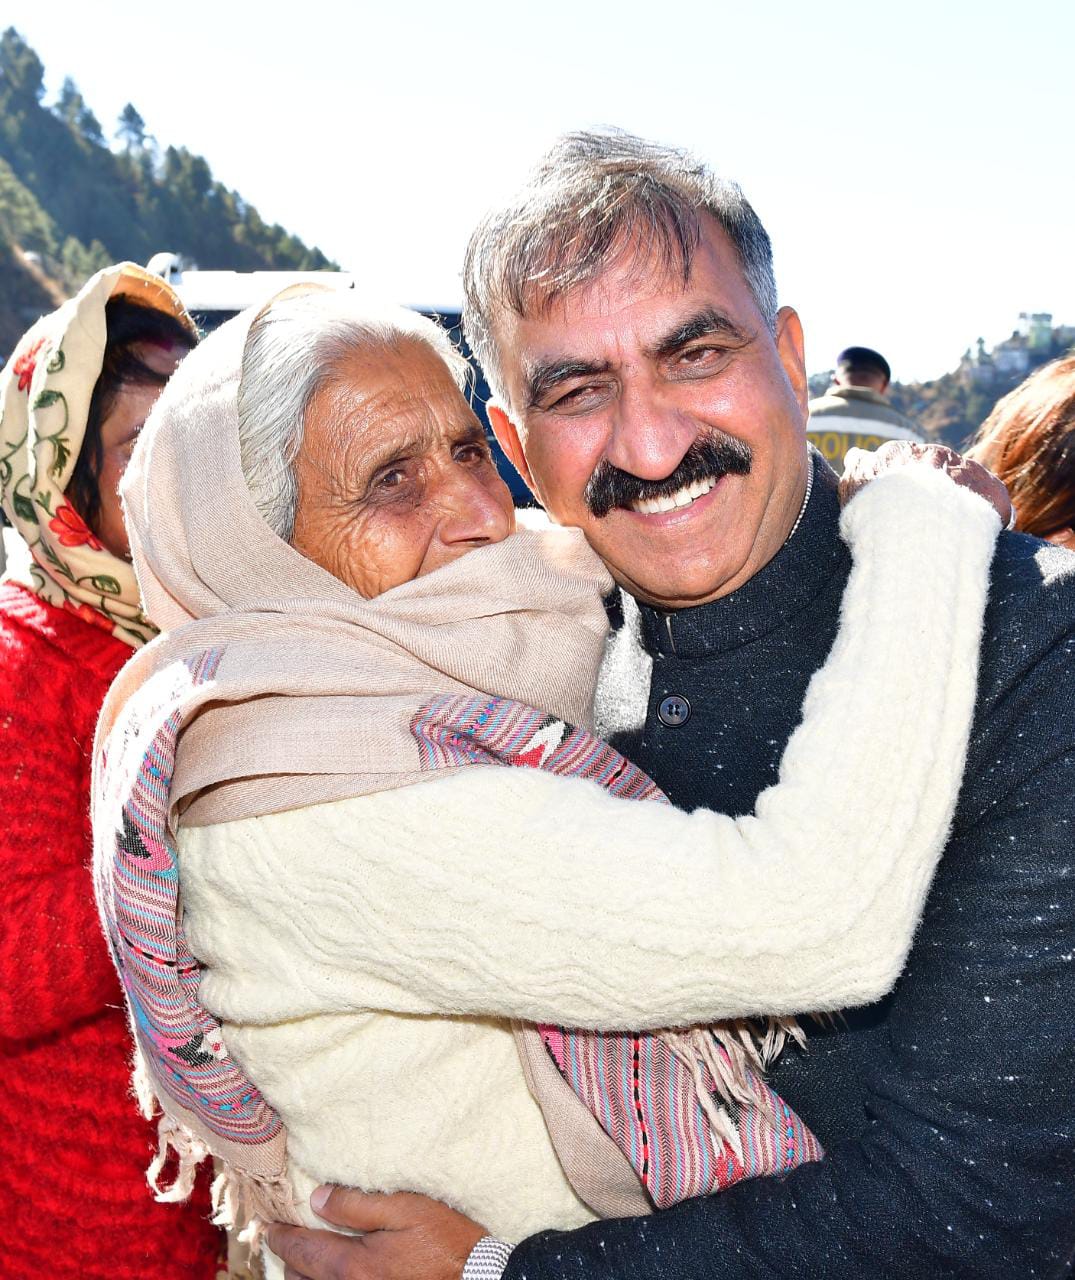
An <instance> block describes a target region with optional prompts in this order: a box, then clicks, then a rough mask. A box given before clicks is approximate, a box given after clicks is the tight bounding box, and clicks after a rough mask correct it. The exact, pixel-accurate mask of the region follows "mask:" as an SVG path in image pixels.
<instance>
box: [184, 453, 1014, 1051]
mask: <svg viewBox="0 0 1075 1280" xmlns="http://www.w3.org/2000/svg"><path fill="white" fill-rule="evenodd" d="M998 523H999V522H998V518H997V516H996V514H995V512H994V511H993V510H992V508H991V507H989V506H987V505H986V503H984V502H983V501H981V499H979V498H976V497H974V496H973V495H972V494H970V493H968V492H965V491H962V490H959V489H956V488H955V487H954V486H953V485H952V484H951V482H950V481H948V480H946V479H945V478H944V477H943V476H941V475H940V474H938V473H936V472H932V471H928V470H926V469H921V470H919V469H911V470H907V471H902V472H898V473H895V474H893V475H889V476H886V477H884V478H883V479H881V480H879V481H877V482H876V483H875V484H874V485H872V486H871V487H869V488H868V489H867V490H866V491H864V492H863V493H862V494H861V495H860V496H858V497H857V498H856V499H855V500H854V501H853V502H852V503H851V505H850V506H849V507H848V508H847V509H846V510H845V512H844V516H843V528H844V533H845V536H846V537H847V539H848V541H849V542H850V543H851V546H852V550H853V556H854V568H853V570H852V574H851V579H850V582H849V585H848V588H847V593H846V596H845V601H844V611H843V618H842V623H841V628H840V632H839V635H838V637H837V640H836V643H835V645H834V648H833V652H832V654H831V656H830V658H829V660H828V662H827V663H826V665H825V666H824V668H822V670H821V671H819V672H818V673H817V675H816V676H815V677H814V680H813V682H812V683H811V686H810V690H809V692H808V694H807V698H806V703H805V707H804V720H803V723H802V725H801V726H800V727H799V729H798V730H797V731H796V733H795V734H794V736H793V737H792V740H791V742H790V743H789V745H788V749H787V752H786V753H785V756H784V760H783V763H782V766H781V773H780V781H779V783H778V784H777V785H776V786H774V787H771V788H770V789H769V790H768V791H766V792H765V793H764V794H763V795H762V796H761V797H760V799H759V801H758V806H757V812H756V815H754V816H750V817H746V818H738V819H733V818H730V817H726V816H724V815H721V814H715V813H710V812H708V811H698V812H695V813H693V814H685V813H681V812H678V811H676V810H674V809H671V808H670V807H668V806H664V805H657V804H645V803H639V802H636V801H626V800H620V799H616V798H614V797H612V796H610V795H608V794H607V793H605V792H603V791H602V790H600V789H599V788H598V787H597V786H596V785H594V784H591V783H588V782H584V781H579V780H577V779H563V778H559V777H554V776H550V775H548V774H543V773H541V772H538V771H531V770H525V769H493V768H479V767H477V766H475V767H472V768H469V769H467V770H464V771H463V773H462V774H460V775H456V776H451V777H448V778H444V779H441V780H437V781H433V782H430V783H429V784H425V785H422V786H420V787H412V788H408V789H405V790H400V791H396V792H389V793H381V794H379V795H377V796H373V797H365V798H362V799H359V800H352V801H345V802H341V803H337V804H334V805H323V806H320V807H317V808H313V809H308V810H304V811H298V812H293V813H287V814H277V815H273V816H271V817H268V818H263V819H258V820H255V821H254V822H248V823H240V824H229V825H228V826H224V827H217V828H206V829H203V830H201V831H194V832H188V833H186V836H185V839H184V843H183V845H182V858H183V876H184V893H185V898H186V904H187V908H188V912H189V915H188V936H189V937H190V941H191V944H192V946H193V947H194V950H195V952H196V953H197V954H198V955H199V957H200V958H201V959H202V960H203V961H204V962H205V963H206V965H207V966H208V972H207V973H206V976H205V979H204V985H203V998H204V1000H205V1002H206V1004H207V1006H209V1007H210V1008H212V1009H213V1010H214V1012H217V1013H218V1014H219V1015H220V1016H222V1017H224V1018H225V1019H228V1018H229V1017H236V1018H237V1019H239V1020H242V1021H248V1020H249V1019H250V1013H251V1008H250V1000H249V995H250V993H249V991H248V990H245V989H244V986H243V984H244V981H245V979H244V977H243V974H244V973H249V972H250V971H251V970H252V968H254V967H256V966H254V965H253V964H252V963H251V962H252V960H253V959H254V958H257V957H266V958H268V957H272V956H276V957H278V959H277V961H276V963H275V964H274V971H275V972H276V973H278V974H282V975H285V977H284V979H283V980H281V981H280V982H278V983H275V984H274V987H275V989H274V991H273V992H261V993H259V996H258V1001H259V1006H260V1008H261V1013H260V1014H259V1020H260V1018H261V1017H264V1019H265V1020H266V1021H268V1020H274V1019H277V1018H281V1017H293V1016H301V1014H302V1013H304V1012H318V1011H342V1010H345V1009H354V1008H359V1009H361V1008H376V1009H388V1010H395V1011H399V1012H412V1013H449V1014H450V1013H460V1014H463V1013H465V1014H488V1015H494V1016H508V1017H516V1018H522V1019H525V1020H528V1021H535V1022H541V1021H555V1022H560V1023H564V1024H567V1025H574V1026H581V1027H586V1026H592V1027H601V1028H603V1029H618V1028H623V1029H634V1030H639V1029H644V1028H646V1027H654V1026H667V1025H677V1024H678V1025H687V1024H694V1023H702V1022H709V1021H714V1020H717V1019H720V1018H725V1017H733V1016H739V1015H747V1014H757V1013H767V1012H772V1013H789V1012H794V1011H797V1010H801V1009H803V1008H811V1009H823V1008H839V1007H845V1006H847V1005H849V1004H856V1003H864V1002H868V1001H870V1000H873V999H875V998H877V997H878V996H879V995H880V994H882V993H883V992H884V991H885V990H887V989H888V987H889V986H890V985H891V983H892V982H893V981H894V979H895V977H896V975H897V974H898V973H899V971H900V968H901V966H902V964H903V961H904V959H905V957H906V954H907V950H908V948H909V945H910V940H911V936H912V933H913V931H914V927H915V923H916V921H917V919H918V915H919V912H920V910H921V905H922V901H923V899H924V896H925V892H926V889H927V887H928V884H929V881H930V878H931V876H932V874H933V871H934V869H935V866H936V861H937V859H938V857H939V856H940V852H941V849H942V847H943V845H944V841H945V837H946V835H947V832H948V828H949V824H950V821H951V817H952V812H953V809H954V806H955V800H956V796H957V794H958V790H959V784H960V779H961V775H962V770H963V763H964V759H965V751H966V743H967V736H968V731H969V725H970V720H971V714H972V710H973V704H974V696H975V673H976V662H977V650H978V644H979V638H980V629H981V620H982V613H983V608H984V603H985V597H986V592H987V569H988V564H989V561H990V558H991V555H992V550H993V543H994V538H995V534H996V530H997V526H998ZM896 762H898V763H896ZM288 974H295V975H296V980H295V981H294V982H290V981H288V980H287V979H286V975H288ZM240 1011H241V1012H240Z"/></svg>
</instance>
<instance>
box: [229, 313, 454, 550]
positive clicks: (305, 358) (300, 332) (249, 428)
mask: <svg viewBox="0 0 1075 1280" xmlns="http://www.w3.org/2000/svg"><path fill="white" fill-rule="evenodd" d="M407 341H412V342H414V341H417V342H422V343H424V344H425V345H426V346H427V347H429V348H430V349H431V350H432V351H434V352H435V353H436V354H437V355H438V356H440V358H441V359H442V360H443V361H444V363H445V364H446V365H447V366H448V370H449V372H450V373H451V375H452V378H453V379H454V380H455V383H456V385H457V386H458V387H459V389H460V390H461V391H462V390H464V389H465V388H466V386H467V382H468V378H469V375H470V369H469V366H468V365H467V362H466V360H465V359H464V357H463V356H462V355H461V354H460V352H459V351H457V350H456V348H455V347H454V346H453V345H452V341H451V339H450V338H449V337H448V334H447V333H446V332H445V331H444V330H443V329H442V328H441V327H440V325H439V324H437V323H436V321H434V320H430V319H428V318H427V317H426V316H423V315H420V314H419V313H418V312H415V311H409V310H407V309H406V308H405V307H378V308H373V307H370V306H368V305H363V304H362V303H360V302H359V300H358V298H357V297H356V295H355V294H354V292H352V291H350V290H347V291H345V290H335V289H315V290H312V291H310V292H305V293H300V294H292V295H288V294H283V295H281V296H280V297H279V298H276V299H274V300H273V301H272V302H271V303H269V305H268V306H267V307H266V308H265V309H264V310H263V311H262V312H261V314H260V315H259V316H258V317H257V319H255V321H254V322H253V324H252V325H251V326H250V334H249V337H248V338H247V341H246V347H245V348H244V351H243V365H242V374H241V376H240V380H239V453H240V461H241V464H242V469H243V475H244V477H245V478H246V483H247V487H248V488H249V489H250V495H251V497H252V498H253V499H254V505H255V506H256V507H257V509H258V511H259V512H260V513H261V515H262V517H263V518H264V519H265V521H266V523H267V524H268V526H269V528H270V529H272V531H273V532H274V533H276V534H277V535H279V537H281V538H283V539H284V541H285V542H290V541H291V538H292V535H293V533H294V530H295V507H296V503H297V501H298V486H297V483H296V480H295V459H296V458H297V457H298V454H299V450H300V449H301V447H302V439H303V434H304V430H305V425H306V414H307V411H308V410H309V408H310V404H311V402H312V401H313V399H314V397H315V396H316V395H317V393H318V392H319V391H320V390H321V389H322V388H323V387H325V386H327V385H328V384H329V383H330V382H331V381H332V379H333V378H334V377H335V375H336V371H337V369H338V368H339V365H340V363H341V361H343V360H345V359H346V358H347V357H348V356H350V355H352V354H354V353H358V352H369V351H371V350H374V351H375V350H377V349H382V350H383V349H384V348H392V347H396V346H398V344H399V343H401V342H407Z"/></svg>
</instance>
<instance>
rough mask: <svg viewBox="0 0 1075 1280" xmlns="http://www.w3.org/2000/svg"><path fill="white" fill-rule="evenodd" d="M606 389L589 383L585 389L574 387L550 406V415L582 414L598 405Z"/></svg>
mask: <svg viewBox="0 0 1075 1280" xmlns="http://www.w3.org/2000/svg"><path fill="white" fill-rule="evenodd" d="M605 390H606V388H605V387H604V386H603V385H599V384H596V383H592V382H588V383H587V384H586V385H585V386H584V387H573V388H572V389H571V390H570V391H568V392H566V393H565V394H564V395H562V396H560V397H558V399H556V400H554V401H553V403H552V404H550V405H549V412H550V413H581V412H584V411H585V410H586V409H589V408H591V407H592V406H593V405H595V404H598V403H599V402H600V401H601V400H602V398H603V395H604V392H605Z"/></svg>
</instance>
